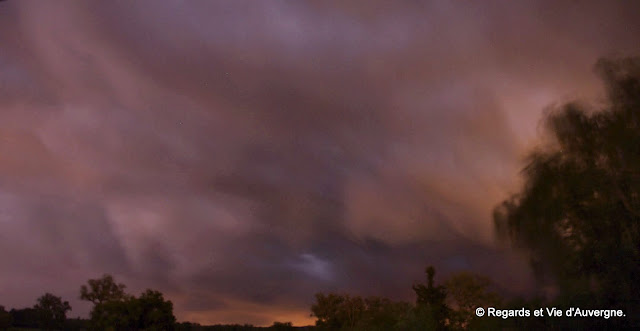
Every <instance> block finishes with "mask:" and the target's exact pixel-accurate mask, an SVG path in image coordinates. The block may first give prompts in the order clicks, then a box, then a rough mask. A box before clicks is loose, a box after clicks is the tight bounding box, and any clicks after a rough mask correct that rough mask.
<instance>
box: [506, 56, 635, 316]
mask: <svg viewBox="0 0 640 331" xmlns="http://www.w3.org/2000/svg"><path fill="white" fill-rule="evenodd" d="M596 71H597V72H598V73H599V75H600V77H601V78H602V79H603V81H604V83H605V87H606V91H607V94H606V95H607V98H606V101H605V102H604V103H600V104H598V105H597V106H585V105H581V104H578V103H570V104H566V105H563V106H561V107H558V108H557V109H555V110H554V111H553V112H551V113H550V114H549V115H548V117H547V118H546V122H545V123H546V129H547V136H548V137H549V138H551V139H549V140H548V143H546V144H545V145H544V146H540V147H539V148H538V149H536V150H535V151H533V152H532V153H531V154H530V155H529V158H528V163H527V165H526V167H525V168H524V169H523V175H524V177H525V184H524V187H522V189H521V191H520V192H519V193H517V194H515V195H513V196H512V197H510V198H509V199H508V200H506V201H504V202H503V203H502V204H501V205H500V206H498V207H497V208H496V209H495V211H494V220H495V224H496V227H497V230H498V232H499V233H500V234H501V235H502V236H503V238H508V239H510V241H511V242H512V243H513V244H515V245H516V246H518V247H520V248H523V249H525V250H526V251H527V252H528V253H529V256H530V257H531V262H532V265H533V267H534V270H535V271H536V273H537V275H538V276H539V279H541V280H545V279H546V280H548V281H552V282H553V283H554V284H555V286H556V289H557V290H558V293H559V297H560V298H563V297H564V298H565V300H566V301H567V303H573V304H577V303H579V302H578V301H580V302H582V303H586V304H589V303H590V304H593V305H597V306H599V308H603V309H606V308H614V307H618V308H620V309H623V310H624V311H625V313H626V314H627V316H640V314H639V313H638V309H639V307H640V304H639V302H638V298H639V296H640V285H639V282H638V281H639V280H640V58H626V59H616V60H600V61H599V62H598V63H597V64H596ZM636 322H637V321H636Z"/></svg>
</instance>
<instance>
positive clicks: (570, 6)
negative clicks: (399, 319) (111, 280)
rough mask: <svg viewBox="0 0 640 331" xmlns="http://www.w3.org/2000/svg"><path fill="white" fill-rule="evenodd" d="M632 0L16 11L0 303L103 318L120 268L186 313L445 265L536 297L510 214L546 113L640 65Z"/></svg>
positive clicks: (1, 40)
mask: <svg viewBox="0 0 640 331" xmlns="http://www.w3.org/2000/svg"><path fill="white" fill-rule="evenodd" d="M631 3H632V2H631V1H620V2H619V3H618V4H615V3H613V2H610V1H601V2H575V1H548V2H539V1H459V2H458V1H433V2H427V1H406V2H388V1H347V2H345V1H309V2H302V1H179V0H166V1H135V2H133V1H88V2H87V1H55V2H54V1H47V2H44V1H11V0H10V1H4V2H1V3H0V116H1V117H0V263H1V269H0V304H1V305H4V306H5V307H16V308H20V307H26V306H32V305H33V304H34V303H35V300H36V298H37V297H38V296H40V295H42V294H43V293H45V292H52V293H54V294H56V295H59V296H62V297H63V299H65V300H69V301H70V303H71V305H72V307H73V311H72V312H71V313H70V316H87V313H88V311H89V309H90V305H89V304H88V303H86V302H82V301H80V300H79V299H78V296H79V287H80V285H82V284H83V283H85V282H86V280H87V279H89V278H97V277H99V276H101V275H102V274H103V273H110V274H113V275H114V276H115V278H116V280H119V281H121V282H124V283H125V284H127V285H128V289H129V291H130V292H132V293H134V294H138V293H140V292H141V291H142V290H143V289H145V288H148V287H150V288H154V289H158V290H160V291H162V292H163V293H164V294H165V296H166V297H167V298H169V299H170V300H172V301H173V302H174V307H175V313H176V316H177V318H178V320H189V321H192V322H200V323H253V324H256V325H267V324H271V323H272V322H273V321H275V320H279V321H293V322H294V324H307V323H311V322H312V319H310V318H309V313H310V310H309V307H310V304H311V303H312V302H313V295H314V293H316V292H328V291H337V292H348V293H352V294H360V295H384V296H388V297H391V298H394V299H402V300H413V299H414V297H413V295H412V291H411V284H412V283H413V282H417V281H421V280H423V271H424V267H425V266H426V265H428V264H434V265H435V266H436V268H437V270H438V272H439V274H438V276H440V277H439V279H442V278H443V277H445V276H446V275H447V274H449V273H451V272H454V271H458V270H471V271H474V272H477V273H480V274H484V275H487V276H490V277H491V278H492V279H493V280H494V281H495V282H496V283H497V284H498V285H499V286H500V287H502V288H503V289H504V291H506V292H509V293H527V292H528V291H530V290H531V287H532V278H531V275H530V271H529V269H528V267H527V265H526V261H525V260H524V259H522V258H521V257H519V256H518V255H517V254H516V253H515V252H513V251H512V250H511V249H509V248H508V247H505V246H504V245H501V244H499V243H498V242H497V241H496V240H495V238H494V232H493V225H492V224H493V223H492V220H491V211H492V209H493V207H494V206H495V205H496V204H498V203H499V202H500V201H501V200H503V199H504V198H506V197H507V196H508V195H509V193H513V192H516V191H517V188H518V184H519V183H520V179H519V177H518V173H519V169H520V168H521V167H522V166H523V163H522V161H523V157H524V156H525V155H526V152H527V151H528V150H529V149H530V148H531V147H532V146H534V145H535V143H536V142H537V141H538V140H539V139H540V129H539V128H540V125H539V124H540V120H541V119H542V116H543V114H544V112H545V108H547V107H550V106H553V105H554V104H560V103H562V102H565V101H568V100H572V99H580V100H597V99H598V96H599V95H600V94H601V92H600V90H601V84H600V83H599V81H598V79H597V77H596V75H595V74H594V73H593V70H592V66H593V64H594V63H595V61H596V60H597V59H598V58H599V57H602V56H624V55H633V54H638V51H640V43H638V36H639V35H640V20H639V19H638V18H639V16H638V13H640V8H638V5H637V4H635V5H634V4H631ZM634 6H635V8H633V7H634Z"/></svg>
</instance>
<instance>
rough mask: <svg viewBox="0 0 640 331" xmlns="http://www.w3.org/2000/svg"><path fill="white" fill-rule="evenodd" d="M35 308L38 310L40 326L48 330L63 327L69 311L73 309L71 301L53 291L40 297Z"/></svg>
mask: <svg viewBox="0 0 640 331" xmlns="http://www.w3.org/2000/svg"><path fill="white" fill-rule="evenodd" d="M33 308H34V309H35V310H36V311H37V314H38V320H39V323H38V324H39V326H40V327H42V328H44V329H46V330H53V329H62V327H63V326H64V322H65V320H66V319H67V311H69V310H71V306H70V305H69V302H67V301H64V302H63V301H62V298H60V297H57V296H55V295H53V294H51V293H46V294H45V295H43V296H41V297H39V298H38V303H37V304H36V305H35V306H34V307H33Z"/></svg>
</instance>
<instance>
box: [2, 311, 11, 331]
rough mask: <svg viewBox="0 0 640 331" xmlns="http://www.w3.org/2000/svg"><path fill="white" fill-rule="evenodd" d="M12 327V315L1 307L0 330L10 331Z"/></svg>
mask: <svg viewBox="0 0 640 331" xmlns="http://www.w3.org/2000/svg"><path fill="white" fill-rule="evenodd" d="M10 326H11V314H9V312H8V311H6V310H5V309H4V306H0V330H8V329H9V327H10Z"/></svg>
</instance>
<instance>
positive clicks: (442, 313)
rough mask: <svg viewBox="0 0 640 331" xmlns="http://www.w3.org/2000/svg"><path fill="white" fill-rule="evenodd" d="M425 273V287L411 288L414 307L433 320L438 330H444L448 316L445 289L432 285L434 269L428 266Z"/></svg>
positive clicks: (420, 285)
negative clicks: (420, 309)
mask: <svg viewBox="0 0 640 331" xmlns="http://www.w3.org/2000/svg"><path fill="white" fill-rule="evenodd" d="M425 273H426V274H427V285H426V286H425V285H424V284H416V285H414V286H413V290H414V291H415V292H416V297H417V298H416V305H417V306H418V308H422V309H423V310H424V311H425V312H426V313H428V314H430V315H431V316H432V317H433V318H434V319H435V321H436V323H437V325H438V329H444V328H445V323H446V320H447V318H448V315H449V307H447V305H446V302H445V300H446V298H447V292H446V289H445V287H444V286H442V285H439V286H435V285H434V277H435V274H436V269H435V268H434V267H433V266H428V267H427V268H426V270H425Z"/></svg>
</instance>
